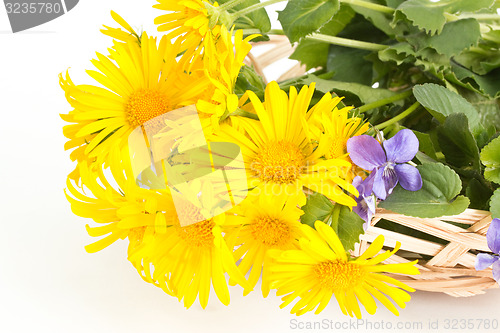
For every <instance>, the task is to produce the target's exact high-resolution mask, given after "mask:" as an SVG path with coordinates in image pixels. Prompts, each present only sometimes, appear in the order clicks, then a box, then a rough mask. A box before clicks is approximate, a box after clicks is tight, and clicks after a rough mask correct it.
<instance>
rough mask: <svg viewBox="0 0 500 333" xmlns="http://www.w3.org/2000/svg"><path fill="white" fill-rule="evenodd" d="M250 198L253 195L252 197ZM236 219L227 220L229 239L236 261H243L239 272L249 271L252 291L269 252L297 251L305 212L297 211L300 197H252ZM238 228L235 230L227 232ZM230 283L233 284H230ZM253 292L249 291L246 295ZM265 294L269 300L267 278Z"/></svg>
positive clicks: (228, 218) (239, 207)
mask: <svg viewBox="0 0 500 333" xmlns="http://www.w3.org/2000/svg"><path fill="white" fill-rule="evenodd" d="M250 195H251V193H250ZM232 213H233V214H234V215H229V216H228V217H227V222H226V224H225V227H226V228H225V229H224V230H225V231H226V237H227V238H228V241H229V243H230V244H232V245H233V244H234V245H235V246H238V248H237V249H236V250H235V251H234V258H235V259H236V260H240V259H241V262H240V264H239V265H238V268H239V269H240V270H241V271H242V272H243V273H245V274H246V273H247V272H248V271H250V276H249V283H250V285H251V286H252V288H253V287H255V285H256V284H257V282H258V281H259V277H260V275H261V272H262V267H263V265H264V258H265V255H266V253H267V251H268V250H269V249H280V250H290V249H297V248H298V246H299V242H298V240H299V238H301V237H304V234H303V233H302V230H301V227H300V226H301V223H300V222H299V220H300V216H301V215H302V214H304V212H303V211H302V210H301V209H300V208H298V200H297V197H287V196H286V195H285V194H281V195H277V196H264V195H261V196H258V197H254V196H251V197H249V198H248V199H247V200H245V201H243V203H242V204H241V205H239V206H237V207H236V208H235V209H234V210H232ZM233 225H235V226H236V228H227V227H231V226H233ZM230 283H231V281H230ZM249 291H250V290H246V291H245V294H247V293H248V292H249ZM262 294H263V295H264V297H267V295H268V294H269V284H268V283H267V281H266V279H265V276H263V282H262Z"/></svg>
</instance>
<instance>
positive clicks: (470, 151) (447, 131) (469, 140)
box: [437, 113, 481, 171]
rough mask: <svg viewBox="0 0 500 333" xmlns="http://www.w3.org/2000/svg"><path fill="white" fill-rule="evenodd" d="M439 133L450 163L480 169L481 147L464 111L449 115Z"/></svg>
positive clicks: (443, 149) (440, 143) (439, 139)
mask: <svg viewBox="0 0 500 333" xmlns="http://www.w3.org/2000/svg"><path fill="white" fill-rule="evenodd" d="M437 134H438V142H439V146H440V147H441V150H442V152H443V154H444V156H445V158H446V162H447V163H448V164H450V165H452V166H455V167H458V168H462V167H465V168H473V169H475V170H478V171H479V170H480V167H481V166H480V163H479V149H478V148H477V144H476V140H475V139H474V136H473V135H472V133H471V132H470V130H469V126H468V123H467V117H466V116H465V115H464V114H463V113H454V114H451V115H449V116H448V117H447V118H446V120H445V122H444V124H443V125H441V126H440V127H439V128H438V132H437Z"/></svg>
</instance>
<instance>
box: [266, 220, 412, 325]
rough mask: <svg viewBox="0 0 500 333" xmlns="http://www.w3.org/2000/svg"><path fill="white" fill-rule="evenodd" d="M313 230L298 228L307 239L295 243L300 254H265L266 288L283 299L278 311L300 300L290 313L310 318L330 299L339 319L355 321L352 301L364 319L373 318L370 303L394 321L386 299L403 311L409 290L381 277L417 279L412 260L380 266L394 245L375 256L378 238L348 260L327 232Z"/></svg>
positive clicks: (391, 306) (324, 228)
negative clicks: (411, 276) (334, 302)
mask: <svg viewBox="0 0 500 333" xmlns="http://www.w3.org/2000/svg"><path fill="white" fill-rule="evenodd" d="M314 226H315V228H316V230H314V229H312V228H311V227H309V226H307V225H303V226H302V229H303V232H304V233H305V234H306V235H307V238H302V239H300V241H299V243H300V248H301V249H300V250H288V251H279V250H272V251H269V256H270V258H271V259H270V263H271V264H270V267H269V268H268V270H269V279H270V281H271V287H272V288H276V289H277V295H278V296H281V295H286V296H284V297H283V298H282V300H283V301H284V303H283V304H282V305H281V307H282V308H283V307H285V306H287V305H288V304H290V303H291V302H293V301H294V300H295V299H296V298H300V300H299V301H298V302H297V303H296V304H295V305H294V306H293V308H292V310H291V313H293V314H296V315H301V314H304V313H306V312H308V311H312V310H314V309H315V308H316V307H317V309H316V311H315V313H316V314H318V313H320V312H321V311H323V309H324V308H325V307H326V305H327V304H328V302H329V301H330V299H331V298H332V296H335V298H336V299H337V302H338V304H339V306H340V309H341V310H342V312H343V313H344V314H345V315H347V314H348V315H350V316H351V317H352V316H353V314H354V315H356V317H357V318H361V311H360V308H359V304H358V300H359V301H360V302H361V304H363V306H364V307H365V309H366V311H367V312H368V313H369V314H374V313H375V312H376V310H377V305H376V303H375V300H374V297H375V298H376V299H377V300H379V301H380V303H382V304H383V305H384V306H385V307H387V308H388V309H389V310H390V311H391V312H392V313H394V314H395V315H399V312H398V310H397V309H396V307H395V306H394V304H393V303H392V302H391V301H390V300H389V298H388V297H390V298H392V299H393V300H394V302H395V303H396V304H397V305H398V306H399V307H401V308H404V307H405V306H406V302H408V301H409V300H410V298H411V297H410V295H409V294H408V293H407V292H405V290H406V291H409V292H413V291H415V290H414V289H413V288H411V287H409V286H407V285H406V284H404V283H402V282H400V281H398V280H396V279H394V278H392V277H389V276H387V275H383V274H381V273H383V272H387V273H400V274H420V272H419V271H418V269H417V268H416V267H415V264H416V262H417V261H416V260H415V261H413V262H408V263H398V264H385V265H384V264H381V262H382V261H384V260H386V259H388V258H389V257H390V256H391V255H393V254H394V253H395V252H396V251H397V250H398V249H399V246H400V243H399V242H398V243H397V244H396V247H395V248H394V250H393V251H386V252H384V253H380V254H379V252H380V251H381V250H382V247H383V244H384V237H383V236H382V235H380V236H378V237H377V238H376V239H375V240H374V241H373V243H372V244H371V245H370V247H369V248H368V249H367V250H366V251H365V252H364V253H363V254H362V255H361V256H360V257H358V258H355V259H351V258H348V256H347V254H346V252H345V249H344V247H343V245H342V243H341V242H340V240H339V238H338V236H337V235H336V234H335V232H334V231H333V229H332V228H331V227H329V226H327V225H326V224H325V223H323V222H321V221H316V223H315V225H314ZM384 294H385V295H384ZM386 295H387V296H388V297H387V296H386Z"/></svg>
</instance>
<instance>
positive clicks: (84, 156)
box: [60, 33, 210, 178]
mask: <svg viewBox="0 0 500 333" xmlns="http://www.w3.org/2000/svg"><path fill="white" fill-rule="evenodd" d="M140 40H141V42H140V45H139V43H137V41H132V40H127V41H126V42H124V43H123V42H116V41H115V43H114V47H113V48H110V49H109V52H110V55H109V56H108V57H106V56H104V55H102V54H100V53H97V60H93V61H92V63H93V64H94V66H95V67H96V68H97V69H98V70H97V71H94V70H91V71H87V73H88V74H89V75H90V76H91V77H92V78H94V79H95V80H96V81H97V82H98V83H99V84H101V85H103V86H104V87H105V88H102V87H99V86H93V85H75V84H74V83H73V82H72V80H71V78H70V77H69V74H66V78H63V76H62V74H61V75H60V83H61V87H62V88H63V89H64V91H65V94H66V99H67V100H68V102H69V103H70V104H71V106H72V107H73V108H74V110H72V111H71V112H69V113H68V114H66V115H62V116H61V117H62V118H63V119H64V120H65V121H67V122H69V123H72V124H71V125H67V126H65V127H64V129H63V132H64V135H65V136H66V137H67V138H68V139H69V141H68V142H67V143H66V145H65V149H73V148H76V149H75V152H74V153H73V154H72V156H71V158H72V159H73V160H75V159H76V160H77V161H82V160H88V161H89V162H96V163H97V164H98V165H99V164H103V163H105V162H109V161H108V152H109V150H110V147H113V146H115V145H117V146H120V147H123V146H124V145H126V142H127V138H128V135H129V134H130V133H131V132H132V131H133V130H134V129H135V128H136V127H138V126H143V125H144V124H145V123H147V122H148V121H149V120H151V119H153V118H155V117H157V116H160V115H162V114H164V113H166V112H168V111H171V110H174V109H177V108H180V107H182V106H185V105H192V104H195V103H196V102H197V101H198V99H199V97H200V96H203V92H204V90H205V89H207V87H208V86H209V85H210V81H209V80H208V78H207V77H206V76H205V74H204V73H203V72H202V71H200V70H196V71H193V72H192V73H189V74H188V73H186V72H185V71H184V70H183V67H182V66H180V64H179V63H178V62H177V60H176V57H177V55H178V54H179V52H180V49H179V43H175V44H171V43H170V42H169V41H168V39H167V38H166V37H164V38H162V39H161V41H160V42H159V44H158V43H157V41H156V38H153V37H149V36H148V35H147V34H146V33H143V34H142V36H141V39H140ZM73 176H74V178H77V173H76V175H73Z"/></svg>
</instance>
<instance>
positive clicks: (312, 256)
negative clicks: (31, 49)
mask: <svg viewBox="0 0 500 333" xmlns="http://www.w3.org/2000/svg"><path fill="white" fill-rule="evenodd" d="M280 1H283V0H269V1H266V2H259V1H258V0H221V1H219V2H213V1H211V0H158V3H156V4H155V5H154V7H155V8H157V9H159V10H161V11H163V12H161V14H159V16H158V17H157V18H156V19H155V21H154V22H155V24H157V26H158V33H157V36H154V37H153V36H151V35H149V34H148V33H146V32H139V31H137V30H134V29H133V28H132V27H131V25H129V24H128V23H127V22H126V21H125V20H124V19H123V18H122V17H120V16H119V15H118V14H116V13H114V12H112V13H111V15H112V17H113V19H114V20H115V21H116V25H115V26H113V27H108V26H105V27H104V29H103V30H102V32H103V34H104V35H106V36H108V37H110V38H111V39H110V48H109V49H108V50H107V51H106V53H97V58H96V59H94V60H92V64H93V65H94V67H95V69H93V70H88V71H87V73H88V75H89V76H90V77H91V78H92V79H94V80H95V82H94V83H92V84H75V83H73V81H72V80H71V78H70V75H69V73H66V74H64V75H63V74H61V75H60V84H61V87H62V89H63V90H64V92H65V96H66V99H67V101H68V102H69V104H70V105H71V107H72V110H71V111H69V112H68V113H66V114H63V115H61V116H62V118H63V120H64V121H66V122H67V123H69V124H68V125H66V126H65V127H64V129H63V131H64V135H65V136H66V137H67V138H68V141H67V142H66V145H65V149H67V150H71V155H70V157H71V159H72V160H73V161H75V162H76V168H75V169H74V170H73V171H72V172H71V173H70V174H69V176H68V179H67V190H66V195H67V199H68V201H69V202H70V204H71V209H72V211H73V212H74V213H75V214H76V215H78V216H81V217H85V218H90V219H92V220H93V221H94V222H95V224H94V223H93V225H91V226H89V225H87V232H88V233H89V235H90V236H93V237H99V240H97V241H96V242H94V243H92V244H90V245H88V246H87V247H86V250H87V251H88V252H91V253H93V252H97V251H100V250H102V249H104V248H106V247H107V246H109V245H111V244H112V243H114V242H115V241H118V240H119V239H123V240H127V241H128V244H129V245H128V253H127V255H128V259H129V261H130V262H131V264H132V265H133V266H134V267H135V268H136V269H137V271H138V273H139V275H140V276H141V277H142V279H144V281H146V282H148V283H152V284H154V285H155V286H158V287H159V288H161V289H162V290H163V291H164V292H165V293H167V294H169V295H171V296H174V297H176V298H178V300H179V301H181V302H183V303H184V306H186V307H190V306H191V305H192V304H193V303H194V302H195V301H196V299H197V298H198V301H199V303H200V304H201V306H202V307H206V306H207V304H208V298H209V292H210V289H211V288H213V289H214V291H215V293H216V295H217V298H218V299H219V300H220V301H221V302H222V303H223V304H226V305H227V304H229V299H230V296H229V289H228V285H236V284H237V285H239V286H241V288H242V290H243V293H244V294H245V295H246V294H248V293H249V292H251V291H252V290H253V289H255V287H256V285H257V284H258V282H259V280H261V292H262V294H263V295H264V296H265V297H266V296H268V294H269V293H270V291H271V290H272V289H276V294H277V295H278V296H283V298H282V300H283V304H282V307H285V306H287V305H289V304H290V303H292V302H295V301H296V302H295V303H294V305H293V306H292V307H291V313H294V314H297V315H300V314H303V313H306V312H309V311H315V313H320V312H321V311H322V310H323V309H324V308H325V306H326V305H327V304H328V303H329V302H330V300H331V299H332V298H335V299H336V301H337V302H338V304H339V306H340V308H341V310H342V312H343V313H344V314H346V315H350V316H356V317H358V318H360V317H361V310H360V304H361V305H362V306H363V307H364V308H365V309H366V311H367V312H368V313H370V314H374V313H375V311H376V308H377V306H376V302H375V300H378V301H379V302H380V303H381V304H382V305H384V306H385V307H387V308H388V309H389V310H390V311H391V312H393V313H394V314H396V315H398V309H397V308H396V305H397V306H399V307H400V308H404V307H405V303H406V302H408V301H409V300H410V295H409V292H413V291H415V289H425V288H422V286H423V284H422V283H423V282H425V281H428V279H432V278H433V277H436V274H438V273H445V274H448V275H447V276H445V277H442V276H441V277H439V279H441V280H439V279H438V280H439V281H441V282H443V283H441V284H440V285H439V281H437V282H438V285H437V286H436V285H434V286H433V288H428V289H425V290H433V291H443V290H441V289H440V288H444V286H443V285H445V284H453V283H455V282H457V281H458V283H459V285H458V286H459V287H460V288H463V290H462V289H460V290H462V291H463V292H462V293H461V292H460V290H459V289H457V288H459V287H455V289H453V290H452V289H448V290H447V292H448V293H450V294H455V295H456V296H458V295H460V296H465V295H468V294H475V293H480V292H482V290H483V289H487V288H491V287H496V286H497V285H496V282H495V280H496V281H500V261H499V260H498V258H499V253H500V220H499V219H498V218H500V189H499V184H500V138H498V133H499V129H500V112H499V111H500V104H499V102H498V96H499V95H500V61H499V59H500V57H499V55H500V51H499V48H500V16H499V15H498V8H499V7H500V4H499V3H498V2H497V1H495V0H478V1H466V0H441V1H439V0H435V1H433V0H406V1H405V0H288V1H287V4H286V7H285V9H284V10H283V11H281V12H279V21H280V23H281V26H282V28H283V29H282V30H278V29H271V24H270V20H269V17H268V15H267V12H266V10H265V7H266V6H268V5H271V4H274V3H277V2H280ZM273 35H286V36H287V38H288V41H289V42H288V41H287V43H290V45H293V53H292V54H291V55H290V58H291V59H295V60H298V61H299V62H300V66H302V69H303V70H302V72H301V73H300V74H301V75H298V76H295V77H288V78H287V79H286V80H278V81H272V82H269V83H268V82H267V81H266V79H265V77H264V76H263V75H262V71H261V69H260V67H261V66H259V64H258V62H256V61H253V62H252V59H254V60H255V57H253V56H252V55H251V53H250V51H251V49H252V47H253V45H254V44H255V43H257V42H258V43H264V44H266V43H268V42H266V41H269V40H270V39H271V40H272V37H273ZM248 59H250V61H248ZM245 61H246V62H247V64H249V65H245V64H244V62H245ZM252 63H253V65H252ZM492 217H497V218H494V219H492ZM489 266H492V269H490V268H489ZM418 274H421V275H422V276H423V277H424V278H423V279H422V280H418ZM457 276H458V278H455V279H454V278H453V277H457ZM426 279H427V280H426ZM432 282H433V283H436V281H434V280H433V281H432ZM471 290H474V291H473V292H472V291H471Z"/></svg>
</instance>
